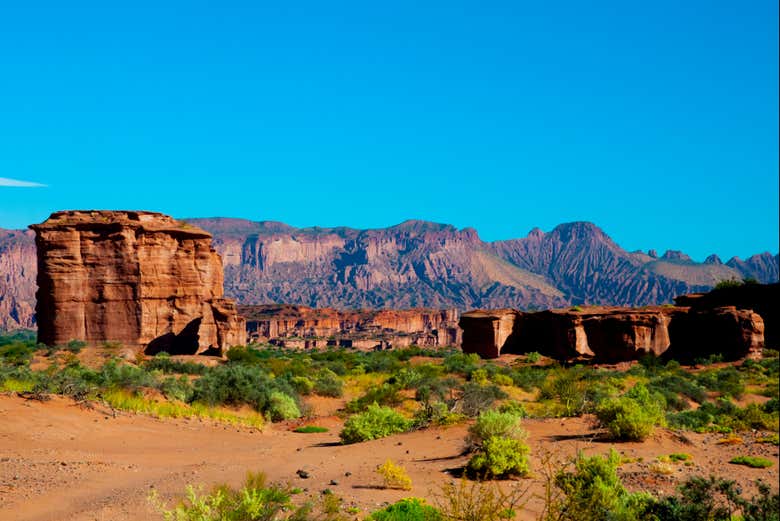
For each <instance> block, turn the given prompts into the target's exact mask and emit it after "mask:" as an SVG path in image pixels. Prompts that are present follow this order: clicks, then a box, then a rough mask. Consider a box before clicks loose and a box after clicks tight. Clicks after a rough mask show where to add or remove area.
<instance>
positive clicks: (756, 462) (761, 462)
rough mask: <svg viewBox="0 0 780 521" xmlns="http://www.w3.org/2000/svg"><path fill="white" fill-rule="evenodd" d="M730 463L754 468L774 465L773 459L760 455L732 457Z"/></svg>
mask: <svg viewBox="0 0 780 521" xmlns="http://www.w3.org/2000/svg"><path fill="white" fill-rule="evenodd" d="M729 463H733V464H734V465H745V466H746V467H750V468H753V469H765V468H768V467H771V466H772V465H774V463H773V462H772V461H771V460H768V459H766V458H762V457H759V456H737V457H736V458H731V460H730V461H729Z"/></svg>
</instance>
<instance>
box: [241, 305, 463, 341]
mask: <svg viewBox="0 0 780 521" xmlns="http://www.w3.org/2000/svg"><path fill="white" fill-rule="evenodd" d="M239 311H240V312H241V313H242V314H243V315H244V316H245V317H246V318H247V331H248V332H249V338H250V339H251V340H253V341H255V342H271V343H274V344H277V345H282V346H285V347H292V348H307V349H308V348H320V347H328V346H341V347H352V348H356V349H387V348H391V347H407V346H409V345H419V346H424V347H440V346H455V345H459V344H460V329H459V328H458V311H457V310H455V309H449V310H432V309H402V310H379V311H372V310H359V311H339V310H335V309H332V308H310V307H307V306H293V305H264V306H241V307H240V308H239Z"/></svg>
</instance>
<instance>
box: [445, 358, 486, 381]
mask: <svg viewBox="0 0 780 521" xmlns="http://www.w3.org/2000/svg"><path fill="white" fill-rule="evenodd" d="M442 365H443V366H444V370H445V371H446V372H448V373H453V374H459V375H461V376H470V375H471V373H472V372H473V371H475V370H476V369H478V368H479V365H480V358H479V355H478V354H475V353H469V354H465V353H455V354H452V355H449V356H447V357H446V358H445V359H444V362H443V364H442Z"/></svg>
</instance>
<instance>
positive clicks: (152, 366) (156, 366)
mask: <svg viewBox="0 0 780 521" xmlns="http://www.w3.org/2000/svg"><path fill="white" fill-rule="evenodd" d="M144 367H145V368H146V369H147V370H148V371H155V370H157V371H162V372H163V373H173V374H195V375H201V374H204V373H205V372H206V371H207V370H208V367H206V366H205V365H203V364H198V363H195V362H181V361H179V360H173V359H172V358H171V356H170V355H169V354H168V353H165V352H161V353H157V354H156V355H155V356H154V358H152V359H151V360H148V361H147V362H145V363H144Z"/></svg>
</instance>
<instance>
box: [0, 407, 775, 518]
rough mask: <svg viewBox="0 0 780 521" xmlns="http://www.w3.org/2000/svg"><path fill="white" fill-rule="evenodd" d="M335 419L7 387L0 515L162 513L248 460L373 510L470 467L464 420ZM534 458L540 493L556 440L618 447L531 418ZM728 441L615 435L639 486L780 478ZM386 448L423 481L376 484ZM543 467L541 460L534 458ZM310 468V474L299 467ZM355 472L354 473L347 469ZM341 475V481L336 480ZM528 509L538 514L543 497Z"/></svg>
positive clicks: (769, 449) (235, 477) (530, 482)
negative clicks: (218, 414)
mask: <svg viewBox="0 0 780 521" xmlns="http://www.w3.org/2000/svg"><path fill="white" fill-rule="evenodd" d="M316 423H317V424H318V425H323V426H325V427H328V428H330V432H328V433H322V434H297V433H293V432H290V430H289V427H288V426H285V425H274V426H271V427H269V428H267V429H266V430H265V431H264V432H259V431H254V430H250V429H244V428H235V427H225V426H222V425H218V424H213V423H205V422H200V421H197V420H195V421H190V420H158V419H155V418H151V417H147V416H139V415H132V414H117V416H116V417H112V415H111V414H110V413H108V411H103V410H102V409H100V408H98V409H95V410H89V409H84V408H82V407H80V406H78V405H76V404H74V403H73V402H72V401H70V400H67V399H63V398H58V397H54V398H53V399H52V400H51V401H49V402H45V403H40V402H35V401H26V400H23V399H21V398H17V397H13V396H0V519H3V520H5V519H8V520H19V521H49V520H51V521H54V520H57V521H60V520H106V521H108V520H111V521H123V520H147V519H159V515H158V514H157V513H156V512H155V510H154V508H153V507H152V506H151V505H150V503H149V501H148V496H149V493H150V492H151V490H152V489H156V490H157V491H158V492H159V494H160V496H161V497H162V498H163V499H166V500H172V499H173V498H176V497H179V496H180V495H181V494H182V492H183V490H184V488H185V486H186V485H187V484H190V483H192V484H204V485H206V486H207V487H208V486H211V485H212V484H214V483H218V482H226V483H229V484H231V485H239V484H240V483H241V481H242V480H243V477H244V475H245V473H246V472H247V471H248V470H253V471H257V470H261V471H263V472H265V473H266V474H267V475H268V477H269V478H270V479H271V480H272V481H282V482H290V483H292V484H293V485H294V486H297V487H300V488H303V489H304V490H305V494H304V495H306V496H308V497H312V498H314V497H317V496H318V495H319V494H320V492H321V491H322V490H323V489H325V488H329V489H331V490H333V491H334V492H335V493H336V494H338V495H340V496H341V497H343V498H344V500H345V503H346V504H347V505H350V506H353V505H354V506H357V507H359V508H360V509H361V510H362V511H363V512H368V511H371V510H374V509H376V508H378V507H380V506H381V505H382V504H383V503H385V502H392V501H395V500H397V499H400V498H402V497H408V496H412V495H413V496H423V497H430V496H431V493H435V492H436V491H437V490H438V489H439V487H440V486H441V485H442V484H443V483H445V482H447V481H449V480H452V479H453V478H452V476H451V475H450V474H448V473H447V470H448V469H453V468H458V467H461V466H463V464H464V463H465V462H466V458H464V457H461V456H459V453H460V451H461V448H462V444H463V438H464V436H465V433H466V427H465V426H456V427H452V428H444V429H433V430H427V431H420V432H414V433H408V434H403V435H398V436H392V437H390V438H385V439H382V440H376V441H373V442H368V443H360V444H356V445H349V446H343V445H340V444H338V431H339V429H340V426H341V422H340V420H338V419H337V418H335V417H327V418H321V419H320V420H318V421H317V422H316ZM524 425H525V428H526V429H527V430H528V431H529V444H530V446H531V451H532V455H533V457H532V467H534V468H535V470H536V471H537V475H536V476H535V477H534V478H532V479H525V480H520V481H519V482H517V484H519V485H521V486H530V487H531V493H530V494H529V495H533V494H534V493H539V492H541V482H540V480H539V477H540V476H539V475H538V472H539V469H538V467H539V463H538V461H539V454H540V452H541V450H542V449H548V450H554V451H555V452H556V453H557V454H558V455H559V456H560V457H570V456H572V455H573V454H574V453H575V452H576V451H577V450H578V449H583V450H586V452H589V453H591V452H597V453H604V452H606V451H608V450H609V448H610V447H611V446H613V445H611V444H608V443H598V442H596V443H594V442H590V441H589V440H590V438H592V436H593V434H594V433H593V431H592V429H591V426H590V424H589V423H588V422H587V421H586V420H583V419H578V418H572V419H565V420H560V419H559V420H527V421H525V422H524ZM751 436H752V435H748V436H746V437H745V440H746V442H747V443H746V444H743V445H736V446H723V445H717V444H715V441H716V440H717V439H718V438H719V437H720V436H717V435H697V434H692V435H690V436H688V438H689V443H686V442H685V441H683V440H680V439H678V438H677V437H676V436H675V435H674V434H673V433H670V432H668V431H665V430H660V431H659V432H658V434H657V435H655V436H654V437H653V438H652V439H650V440H648V441H646V442H645V443H623V444H619V445H614V446H615V447H616V448H617V450H619V451H621V452H623V453H624V454H625V455H626V456H627V457H632V458H642V459H643V461H636V462H634V463H630V464H626V465H624V466H623V467H622V468H621V473H622V474H623V476H624V480H625V481H626V483H627V484H629V486H631V488H643V489H647V490H649V491H651V492H654V493H658V492H670V491H671V490H673V488H674V486H675V484H676V483H677V482H679V480H680V479H681V478H682V477H684V476H685V475H687V474H704V475H709V474H711V473H714V474H716V475H721V476H727V477H729V478H731V479H737V480H738V481H739V482H740V483H741V484H742V485H743V487H744V488H745V489H746V490H752V487H751V485H750V484H751V482H752V481H753V480H755V479H756V478H759V477H761V478H763V479H765V480H766V481H768V482H769V483H772V484H774V486H777V485H776V484H777V482H778V450H777V447H775V446H771V445H766V444H755V443H750V439H751ZM672 452H686V453H689V454H691V455H692V456H693V462H694V463H693V465H691V466H685V465H682V464H673V465H671V466H670V468H671V469H672V473H671V474H669V475H666V474H660V473H658V472H655V471H653V470H651V468H650V467H651V465H653V464H654V460H655V458H656V457H657V456H660V455H665V454H669V453H672ZM740 454H749V455H762V456H764V457H769V458H770V459H772V460H773V461H774V462H775V465H774V466H773V467H772V468H770V469H763V470H758V469H749V468H746V467H740V466H736V465H731V464H729V463H728V460H729V459H731V458H732V457H734V456H736V455H740ZM387 458H392V459H393V460H394V461H395V462H397V463H400V464H402V465H403V466H404V467H405V468H406V469H407V471H408V472H409V475H410V476H411V478H412V481H413V483H414V488H413V490H412V491H411V492H405V491H391V490H381V489H377V488H374V487H375V486H376V485H378V484H379V481H378V477H377V476H376V474H375V473H374V469H375V468H376V466H377V465H379V464H381V463H383V462H384V461H385V460H386V459H387ZM534 465H535V466H534ZM298 469H302V470H305V471H307V472H309V474H310V477H309V479H301V478H299V477H298V476H297V475H296V471H297V470H298ZM347 473H349V475H347ZM332 482H335V484H332ZM528 506H529V510H528V511H527V512H525V513H524V514H523V515H522V516H521V518H522V519H533V517H534V515H533V512H534V511H537V510H538V508H539V500H538V499H533V500H532V501H531V503H530V504H529V505H528Z"/></svg>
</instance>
